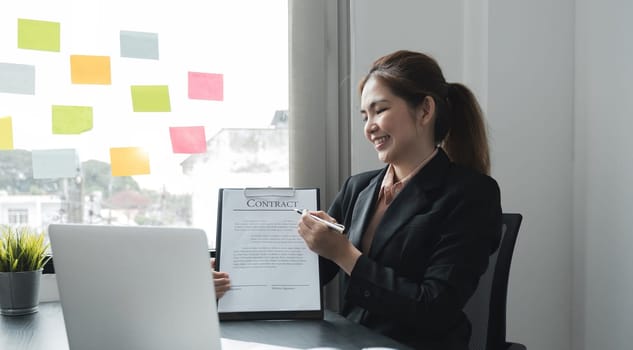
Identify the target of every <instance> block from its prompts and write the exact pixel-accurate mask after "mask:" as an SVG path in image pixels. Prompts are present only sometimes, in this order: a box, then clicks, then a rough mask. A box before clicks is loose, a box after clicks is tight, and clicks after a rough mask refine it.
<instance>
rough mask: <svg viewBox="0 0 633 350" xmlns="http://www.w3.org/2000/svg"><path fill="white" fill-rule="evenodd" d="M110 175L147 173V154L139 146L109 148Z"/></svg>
mask: <svg viewBox="0 0 633 350" xmlns="http://www.w3.org/2000/svg"><path fill="white" fill-rule="evenodd" d="M110 164H111V165H112V176H131V175H144V174H149V154H148V153H147V152H146V151H145V150H144V149H142V148H139V147H119V148H110Z"/></svg>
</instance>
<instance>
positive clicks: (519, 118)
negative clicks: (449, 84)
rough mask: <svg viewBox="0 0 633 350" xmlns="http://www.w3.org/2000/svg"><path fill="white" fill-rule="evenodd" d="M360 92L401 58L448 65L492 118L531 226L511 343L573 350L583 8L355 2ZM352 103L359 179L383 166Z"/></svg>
mask: <svg viewBox="0 0 633 350" xmlns="http://www.w3.org/2000/svg"><path fill="white" fill-rule="evenodd" d="M351 5H352V10H351V17H352V21H351V51H352V53H351V57H352V60H351V64H352V68H351V72H352V77H351V79H352V84H353V85H354V84H355V82H357V81H358V80H359V79H360V78H361V77H362V74H364V73H365V72H366V71H367V69H368V67H369V65H370V63H371V62H372V61H373V60H374V59H375V58H377V57H378V56H380V55H383V54H385V53H388V52H391V51H393V50H396V49H413V50H420V51H424V52H427V53H430V54H431V55H433V56H434V57H435V58H437V60H438V61H439V62H440V64H441V66H442V68H443V70H444V73H445V76H446V78H447V80H449V81H463V82H466V83H467V84H469V85H471V87H472V88H473V89H474V90H475V93H476V95H477V96H478V97H479V98H480V99H481V104H482V106H483V107H484V108H485V111H486V113H487V120H488V123H489V130H490V138H491V146H492V158H493V176H494V177H495V178H496V179H497V181H498V182H499V184H500V186H501V191H502V205H503V208H504V211H507V212H520V213H522V214H523V215H524V222H523V226H522V228H521V231H520V234H519V240H518V243H517V248H516V251H515V258H514V262H513V266H512V270H511V274H510V275H511V279H510V286H509V295H508V339H510V340H516V341H518V342H521V343H523V344H525V345H527V347H528V348H531V349H552V350H554V349H556V350H558V349H569V348H570V342H571V300H570V299H571V285H572V267H571V262H572V183H573V181H572V180H571V178H572V154H573V153H572V151H573V138H572V135H573V130H572V126H573V119H572V116H573V81H574V77H573V73H574V72H573V67H574V46H573V44H574V34H573V30H574V3H573V0H561V1H556V2H551V1H549V0H533V1H529V2H527V1H506V0H476V1H469V0H463V1H441V0H424V1H421V0H417V1H415V0H409V1H405V0H398V1H390V2H389V5H388V6H386V5H385V2H384V1H377V0H372V1H367V0H352V1H351ZM352 96H354V100H353V106H352V172H353V173H355V172H358V171H361V170H365V169H370V168H375V167H377V166H380V163H379V162H378V161H377V160H376V159H375V157H376V156H375V154H374V151H373V150H372V149H371V147H369V146H368V145H366V141H364V140H363V138H362V132H361V123H360V121H359V120H358V119H359V118H360V117H359V116H358V113H357V111H358V109H359V108H358V94H357V93H356V91H354V93H353V95H352Z"/></svg>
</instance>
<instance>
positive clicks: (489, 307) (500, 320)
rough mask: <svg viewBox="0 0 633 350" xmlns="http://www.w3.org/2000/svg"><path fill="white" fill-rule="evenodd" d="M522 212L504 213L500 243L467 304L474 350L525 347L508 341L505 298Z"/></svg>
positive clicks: (466, 308)
mask: <svg viewBox="0 0 633 350" xmlns="http://www.w3.org/2000/svg"><path fill="white" fill-rule="evenodd" d="M522 219H523V216H521V214H502V222H503V226H502V229H501V243H500V244H499V248H498V249H497V251H496V252H494V253H493V254H492V255H491V256H490V258H489V260H488V268H487V269H486V272H485V273H484V274H483V275H482V276H481V279H480V280H479V285H478V286H477V289H476V290H475V293H474V294H473V296H472V297H471V298H470V299H469V300H468V302H467V303H466V306H465V307H464V313H466V316H468V318H469V319H470V322H471V323H472V335H471V338H470V349H471V350H502V349H503V350H526V347H525V346H524V345H523V344H518V343H511V342H507V341H506V299H507V294H508V277H509V274H510V263H511V262H512V253H513V251H514V244H515V242H516V239H517V235H518V233H519V227H520V226H521V220H522Z"/></svg>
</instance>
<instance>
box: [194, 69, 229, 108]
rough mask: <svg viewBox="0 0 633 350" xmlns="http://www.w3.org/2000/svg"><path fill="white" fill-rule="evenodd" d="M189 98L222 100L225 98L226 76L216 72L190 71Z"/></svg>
mask: <svg viewBox="0 0 633 350" xmlns="http://www.w3.org/2000/svg"><path fill="white" fill-rule="evenodd" d="M189 98H190V99H194V100H213V101H222V100H223V99H224V76H223V75H222V74H215V73H197V72H189Z"/></svg>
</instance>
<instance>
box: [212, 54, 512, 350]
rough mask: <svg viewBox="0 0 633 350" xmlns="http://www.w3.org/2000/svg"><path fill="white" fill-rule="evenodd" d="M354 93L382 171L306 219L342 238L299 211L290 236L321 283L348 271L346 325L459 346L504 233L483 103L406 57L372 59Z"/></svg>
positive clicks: (350, 185)
mask: <svg viewBox="0 0 633 350" xmlns="http://www.w3.org/2000/svg"><path fill="white" fill-rule="evenodd" d="M360 92H361V115H362V118H363V122H364V131H365V137H366V138H367V139H368V140H369V142H371V143H372V144H373V145H374V148H375V150H376V152H377V153H378V157H379V158H380V160H382V161H383V162H385V163H386V164H387V166H386V167H385V168H383V169H379V170H375V171H370V172H365V173H362V174H358V175H354V176H351V177H350V178H348V179H347V180H346V181H345V183H344V184H343V187H342V189H341V191H340V192H339V193H338V195H337V196H336V198H335V199H334V202H333V203H332V205H331V207H330V209H329V210H328V212H327V213H325V212H321V211H318V212H312V214H314V215H317V216H318V217H320V218H322V219H325V220H329V221H331V222H340V223H342V224H344V225H345V227H347V228H348V229H347V232H346V234H345V235H341V234H338V233H337V232H336V231H334V230H332V229H329V228H328V227H327V226H326V225H325V224H323V223H320V222H318V221H316V220H314V219H313V218H311V217H310V216H309V215H306V214H304V215H302V217H301V219H300V221H299V224H298V232H299V234H300V235H301V237H302V238H303V239H304V240H305V242H306V244H307V246H308V247H309V249H311V250H312V251H314V252H316V253H317V254H319V255H320V256H321V260H320V263H321V265H320V271H321V281H322V283H323V284H325V283H327V282H329V281H330V280H331V279H332V278H333V277H334V276H335V275H336V274H337V272H338V271H339V270H343V271H344V273H345V282H344V283H343V288H342V293H343V306H342V311H341V312H342V314H343V315H344V316H346V317H347V318H348V319H350V320H353V321H355V322H358V323H360V324H363V325H365V326H367V327H369V328H371V329H373V330H375V331H377V332H380V333H382V334H384V335H387V336H389V337H392V338H394V339H396V340H398V341H400V342H402V343H404V344H407V345H409V346H412V347H413V348H420V349H467V348H468V341H469V339H470V329H471V328H470V323H469V321H468V319H467V318H466V316H465V315H464V313H463V312H462V308H463V306H464V304H465V303H466V301H467V300H468V299H469V297H470V296H471V295H472V293H473V292H474V290H475V288H476V286H477V283H478V281H479V277H480V276H481V274H482V273H483V272H484V271H485V269H486V267H487V264H488V255H489V254H490V253H492V252H493V251H494V250H495V249H496V247H497V245H498V242H499V237H500V233H501V206H500V198H499V188H498V185H497V183H496V182H495V180H493V179H492V178H491V177H489V176H488V175H487V174H488V173H489V170H490V165H489V155H488V144H487V138H486V132H485V125H484V120H483V117H482V113H481V111H480V108H479V105H478V104H477V101H476V100H475V97H474V96H473V94H472V93H471V92H470V90H468V88H466V87H465V86H463V85H461V84H455V83H447V82H446V80H445V79H444V76H443V74H442V71H441V69H440V67H439V66H438V64H437V63H436V62H435V60H433V59H432V58H430V57H428V56H427V55H424V54H422V53H417V52H410V51H397V52H394V53H392V54H390V55H387V56H384V57H381V58H379V59H378V60H376V61H375V62H374V64H373V66H372V68H371V69H370V71H369V73H368V74H367V75H366V76H365V77H364V79H363V80H362V81H361V83H360ZM217 277H218V279H217V281H218V282H221V278H220V277H226V276H220V275H218V276H217ZM225 280H226V283H225V284H224V285H222V284H221V283H219V285H220V287H219V290H220V293H222V287H223V286H224V287H226V286H227V285H228V278H225Z"/></svg>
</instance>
